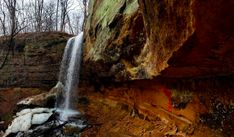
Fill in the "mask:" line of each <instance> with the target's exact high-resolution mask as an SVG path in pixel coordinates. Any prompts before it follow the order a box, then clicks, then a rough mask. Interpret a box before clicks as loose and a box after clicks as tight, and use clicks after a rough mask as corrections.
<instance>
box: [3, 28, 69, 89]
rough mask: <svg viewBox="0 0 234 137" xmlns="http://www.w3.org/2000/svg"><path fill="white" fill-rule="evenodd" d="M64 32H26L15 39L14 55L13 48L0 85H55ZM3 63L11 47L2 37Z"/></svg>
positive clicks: (63, 45) (64, 39) (63, 44)
mask: <svg viewBox="0 0 234 137" xmlns="http://www.w3.org/2000/svg"><path fill="white" fill-rule="evenodd" d="M69 37H71V36H70V35H68V34H65V33H59V32H58V33H49V32H45V33H26V34H19V35H18V36H17V37H16V39H15V46H14V54H13V52H12V51H11V52H10V54H9V56H8V58H7V62H6V64H5V65H4V67H3V68H2V69H0V75H1V77H0V86H1V87H13V86H14V87H40V88H43V87H52V86H54V85H55V84H56V82H57V79H58V73H59V68H60V62H61V60H62V56H63V50H64V47H65V45H66V42H67V39H68V38H69ZM0 40H1V46H0V51H1V53H0V62H1V63H2V62H3V60H4V58H5V56H6V54H7V50H8V48H6V42H5V41H4V38H3V37H2V38H0Z"/></svg>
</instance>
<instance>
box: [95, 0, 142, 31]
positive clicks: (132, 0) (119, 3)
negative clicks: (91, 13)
mask: <svg viewBox="0 0 234 137" xmlns="http://www.w3.org/2000/svg"><path fill="white" fill-rule="evenodd" d="M125 4H126V7H125V10H124V14H131V13H133V12H135V11H136V10H137V8H138V2H137V0H103V1H102V2H101V4H100V5H99V7H98V8H97V9H96V12H95V18H96V19H98V21H97V22H98V23H99V24H101V26H102V28H104V27H106V26H107V25H109V24H110V23H111V22H112V21H113V19H114V18H115V16H116V14H118V13H120V11H121V9H122V8H124V7H123V6H125Z"/></svg>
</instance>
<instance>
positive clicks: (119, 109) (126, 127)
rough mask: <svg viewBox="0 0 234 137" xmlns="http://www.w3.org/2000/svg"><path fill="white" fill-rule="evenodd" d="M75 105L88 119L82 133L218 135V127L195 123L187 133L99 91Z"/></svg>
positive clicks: (100, 136)
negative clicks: (88, 125)
mask: <svg viewBox="0 0 234 137" xmlns="http://www.w3.org/2000/svg"><path fill="white" fill-rule="evenodd" d="M80 100H81V101H80V105H79V106H78V109H79V110H81V111H82V112H83V113H84V114H85V116H86V119H88V121H89V124H90V125H91V127H90V128H87V129H86V130H84V132H82V134H81V136H82V137H94V136H96V137H162V136H172V137H186V136H191V137H221V136H223V135H222V134H221V132H220V131H219V130H212V129H210V128H208V127H206V126H204V125H201V124H200V125H196V128H195V129H194V130H193V131H192V132H191V133H189V134H188V133H185V132H182V131H179V129H178V127H177V126H176V125H175V122H174V121H167V120H166V119H165V120H163V119H160V118H157V117H156V118H155V119H154V120H149V119H148V118H147V117H142V116H140V115H139V114H138V113H137V112H135V111H134V110H132V109H131V108H129V107H128V106H127V105H124V104H121V103H119V102H117V101H113V100H110V99H107V98H105V97H104V96H102V95H101V94H99V93H96V94H93V95H92V96H88V97H87V98H82V99H80ZM82 104H83V105H82Z"/></svg>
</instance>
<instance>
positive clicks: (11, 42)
mask: <svg viewBox="0 0 234 137" xmlns="http://www.w3.org/2000/svg"><path fill="white" fill-rule="evenodd" d="M3 4H4V6H6V10H7V13H8V14H7V15H8V17H9V22H8V28H9V32H8V34H9V36H7V37H6V38H7V43H6V44H7V47H8V50H7V53H6V56H5V58H4V59H3V62H2V63H1V66H0V69H2V68H3V66H4V65H5V63H6V60H7V58H8V56H9V54H10V51H12V55H14V46H15V36H16V35H17V34H18V33H19V32H20V31H21V30H23V29H24V28H25V26H22V24H24V20H23V19H21V20H20V21H19V20H18V18H17V13H16V11H17V2H16V0H4V2H3Z"/></svg>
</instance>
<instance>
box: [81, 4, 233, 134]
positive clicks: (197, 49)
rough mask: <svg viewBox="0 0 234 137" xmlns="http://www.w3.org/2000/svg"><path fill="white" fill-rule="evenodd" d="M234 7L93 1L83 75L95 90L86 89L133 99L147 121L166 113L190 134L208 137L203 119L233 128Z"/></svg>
mask: <svg viewBox="0 0 234 137" xmlns="http://www.w3.org/2000/svg"><path fill="white" fill-rule="evenodd" d="M233 6H234V2H233V1H225V0H216V1H212V0H206V1H204V0H159V1H151V0H113V1H109V0H95V1H94V0H91V1H90V3H89V16H88V18H87V21H86V24H85V41H84V55H83V56H84V60H83V61H84V62H83V72H82V75H83V76H82V78H83V79H85V80H88V81H89V82H90V83H91V85H92V86H93V87H94V89H93V91H92V90H91V91H90V90H89V89H83V90H80V94H81V95H82V96H84V97H87V98H89V99H90V100H92V101H93V100H96V101H100V102H101V103H103V102H106V104H108V105H109V106H115V104H122V105H123V106H125V107H123V108H126V106H128V107H127V108H128V109H127V111H130V112H131V114H132V113H134V114H136V115H137V116H138V117H140V118H142V119H147V120H148V121H154V120H155V119H157V118H158V117H159V118H160V119H162V120H165V121H169V123H170V122H172V124H175V125H176V127H177V129H178V130H177V132H180V131H181V132H185V134H187V135H188V134H190V135H191V134H194V136H201V134H200V135H195V134H196V133H199V132H200V133H204V131H201V130H200V131H199V126H201V125H203V124H204V125H206V126H208V127H209V128H211V129H215V130H216V131H218V130H217V129H220V130H219V131H223V133H221V134H222V136H230V135H233V132H232V131H233V128H234V125H233V124H232V123H230V122H228V121H229V120H231V119H232V120H233V119H234V117H233V116H234V115H233V114H234V113H233V112H234V109H233V103H232V100H233V97H234V94H233V93H234V92H233V87H234V85H233V79H234V77H233V76H234V75H233V74H234V73H233V72H234V71H233V70H234V58H233V55H234V46H233V40H234V26H233V25H232V24H234V14H232V13H234V9H233V8H232V7H233ZM95 94H99V95H98V96H95ZM110 100H111V101H114V103H113V104H112V103H111V101H110ZM97 104H98V103H97ZM96 113H97V114H98V112H96ZM96 113H95V114H96ZM94 117H101V118H102V117H104V116H94ZM194 129H195V130H196V131H198V132H194V131H195V130H194ZM123 130H124V132H127V131H126V130H128V129H126V130H125V129H121V128H118V130H117V129H116V130H115V132H114V133H116V134H119V133H120V132H121V133H122V131H123ZM129 130H131V129H129ZM204 130H205V131H206V133H208V129H207V128H205V129H204ZM209 131H210V130H209ZM97 132H98V131H97ZM211 132H212V130H211ZM98 133H99V132H98ZM100 134H102V132H101V131H100ZM126 134H127V133H126ZM142 134H144V133H142ZM142 134H141V135H142ZM215 134H217V133H216V132H215V133H213V132H212V134H208V135H209V136H213V135H214V136H215ZM135 135H136V136H138V135H139V134H137V133H136V134H135ZM202 136H203V134H202ZM205 136H206V135H205ZM220 136H221V135H220Z"/></svg>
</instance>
